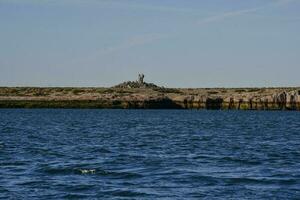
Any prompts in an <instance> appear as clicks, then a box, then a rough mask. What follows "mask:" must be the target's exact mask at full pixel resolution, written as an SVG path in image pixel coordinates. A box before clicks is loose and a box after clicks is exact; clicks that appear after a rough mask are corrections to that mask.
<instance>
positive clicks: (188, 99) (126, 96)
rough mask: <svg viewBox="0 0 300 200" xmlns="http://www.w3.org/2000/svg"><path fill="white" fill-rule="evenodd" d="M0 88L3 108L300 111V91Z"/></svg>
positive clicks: (259, 89) (274, 89)
mask: <svg viewBox="0 0 300 200" xmlns="http://www.w3.org/2000/svg"><path fill="white" fill-rule="evenodd" d="M130 84H131V85H135V84H136V82H125V83H124V84H120V85H118V86H116V87H112V88H33V87H16V88H12V87H2V88H0V108H120V109H223V110H227V109H237V110H300V88H296V87H295V88H199V89H176V88H163V87H158V86H156V85H152V84H145V83H142V84H143V86H142V87H140V86H138V85H135V86H134V87H131V86H130V87H128V85H130Z"/></svg>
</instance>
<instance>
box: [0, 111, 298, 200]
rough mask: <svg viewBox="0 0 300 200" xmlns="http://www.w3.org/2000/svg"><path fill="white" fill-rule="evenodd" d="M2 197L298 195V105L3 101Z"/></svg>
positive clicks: (0, 137) (0, 144)
mask: <svg viewBox="0 0 300 200" xmlns="http://www.w3.org/2000/svg"><path fill="white" fill-rule="evenodd" d="M0 199H47V200H48V199H172V200H173V199H300V112H279V111H278V112H263V111H196V110H194V111H192V110H60V109H58V110H51V109H49V110H47V109H45V110H26V109H3V110H0Z"/></svg>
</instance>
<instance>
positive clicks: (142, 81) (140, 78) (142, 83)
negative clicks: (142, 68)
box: [138, 74, 145, 85]
mask: <svg viewBox="0 0 300 200" xmlns="http://www.w3.org/2000/svg"><path fill="white" fill-rule="evenodd" d="M144 78H145V75H144V74H139V79H138V84H140V85H144Z"/></svg>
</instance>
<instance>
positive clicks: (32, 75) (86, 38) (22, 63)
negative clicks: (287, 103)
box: [0, 0, 300, 88]
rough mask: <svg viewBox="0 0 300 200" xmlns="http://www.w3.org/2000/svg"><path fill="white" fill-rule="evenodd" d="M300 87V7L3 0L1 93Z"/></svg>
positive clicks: (205, 0)
mask: <svg viewBox="0 0 300 200" xmlns="http://www.w3.org/2000/svg"><path fill="white" fill-rule="evenodd" d="M138 73H144V74H145V79H146V81H147V82H153V83H155V84H158V85H161V86H165V87H193V88H203V87H287V86H300V78H299V75H300V0H251V1H245V0H0V86H40V87H57V86H64V87H109V86H113V85H116V84H118V83H120V82H123V81H127V80H136V79H137V75H138Z"/></svg>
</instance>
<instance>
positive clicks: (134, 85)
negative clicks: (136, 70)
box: [114, 74, 159, 88]
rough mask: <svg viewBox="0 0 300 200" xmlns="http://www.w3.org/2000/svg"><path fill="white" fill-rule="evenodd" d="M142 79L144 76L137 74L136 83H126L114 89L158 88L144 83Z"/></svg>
mask: <svg viewBox="0 0 300 200" xmlns="http://www.w3.org/2000/svg"><path fill="white" fill-rule="evenodd" d="M144 78H145V75H144V74H139V76H138V80H137V81H126V82H124V83H121V84H119V85H116V86H114V88H159V87H158V86H157V85H155V84H153V83H146V82H145V81H144Z"/></svg>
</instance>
